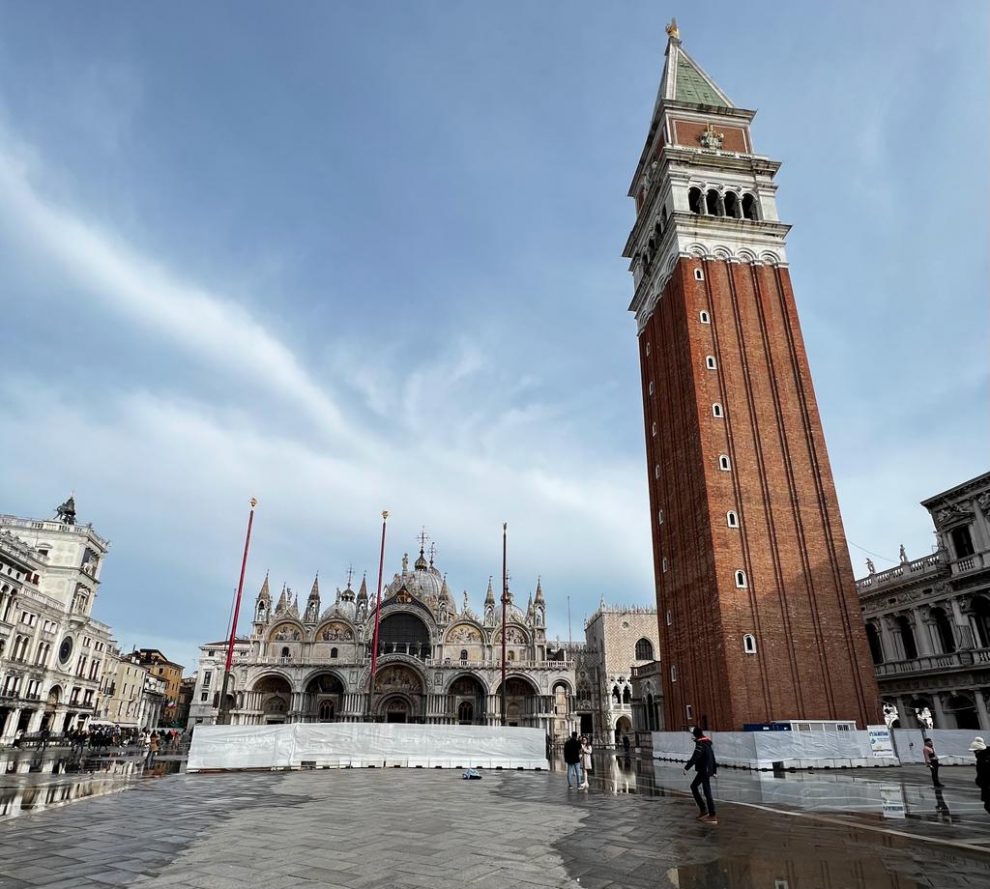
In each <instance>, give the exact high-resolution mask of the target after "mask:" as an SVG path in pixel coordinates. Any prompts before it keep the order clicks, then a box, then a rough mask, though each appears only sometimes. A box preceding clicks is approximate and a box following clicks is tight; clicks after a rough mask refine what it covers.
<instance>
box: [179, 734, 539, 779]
mask: <svg viewBox="0 0 990 889" xmlns="http://www.w3.org/2000/svg"><path fill="white" fill-rule="evenodd" d="M366 766H377V767H379V768H382V767H385V768H387V767H391V766H406V767H410V768H415V767H421V768H458V769H459V768H465V769H466V768H483V769H496V768H504V769H516V768H521V769H546V768H549V763H548V762H547V758H546V736H545V735H544V733H543V730H542V729H538V728H515V727H513V728H503V727H501V726H487V725H405V724H400V723H365V722H333V723H291V724H288V725H198V726H196V729H195V732H194V733H193V740H192V746H191V747H190V749H189V762H188V764H187V771H190V772H197V771H204V770H212V769H299V768H349V767H353V768H361V767H366Z"/></svg>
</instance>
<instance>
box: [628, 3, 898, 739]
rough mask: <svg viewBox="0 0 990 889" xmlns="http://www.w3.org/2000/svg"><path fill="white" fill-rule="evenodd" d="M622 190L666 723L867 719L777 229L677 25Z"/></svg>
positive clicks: (847, 581)
mask: <svg viewBox="0 0 990 889" xmlns="http://www.w3.org/2000/svg"><path fill="white" fill-rule="evenodd" d="M667 34H668V37H669V39H668V43H667V53H666V61H665V64H664V70H663V77H662V80H661V83H660V91H659V94H658V96H657V101H656V105H655V107H654V110H653V119H652V120H651V122H650V131H649V135H648V136H647V139H646V146H645V148H644V149H643V153H642V156H641V158H640V161H639V165H638V166H637V168H636V174H635V176H634V177H633V181H632V187H631V190H630V192H629V194H630V196H631V197H633V198H634V199H635V201H636V224H635V225H634V227H633V230H632V233H631V234H630V236H629V240H628V242H627V244H626V248H625V251H624V255H625V256H626V257H628V258H629V259H630V260H631V271H632V273H633V278H634V282H635V295H634V297H633V300H632V304H631V305H630V307H629V309H630V311H632V312H635V315H636V324H637V330H638V335H639V354H640V363H641V367H642V375H643V405H644V413H645V420H646V453H647V460H648V473H649V485H650V507H651V516H650V518H651V526H652V536H653V558H654V564H655V572H656V589H657V605H658V614H659V621H660V639H661V645H662V657H663V661H664V665H663V666H664V669H663V673H664V695H665V700H664V705H665V711H666V714H665V715H666V724H667V728H668V730H674V729H680V728H682V727H685V726H689V725H701V726H702V727H704V728H711V729H720V730H739V729H741V728H742V726H743V724H745V723H757V722H769V721H775V720H788V719H837V720H855V721H856V722H857V723H858V724H859V726H860V727H864V726H865V725H866V724H874V723H879V724H882V717H881V715H880V703H879V696H878V692H877V685H876V680H875V678H874V673H873V666H872V660H871V658H870V653H869V648H868V646H867V641H866V632H865V629H864V624H863V619H862V617H861V616H860V608H859V602H858V600H857V597H856V590H855V584H854V578H853V573H852V567H851V565H850V562H849V556H848V552H847V550H846V540H845V535H844V533H843V530H842V519H841V518H840V516H839V505H838V500H837V497H836V493H835V486H834V483H833V481H832V473H831V470H830V468H829V461H828V454H827V452H826V448H825V437H824V434H823V432H822V424H821V419H820V417H819V415H818V407H817V404H816V402H815V393H814V389H813V388H812V383H811V372H810V370H809V368H808V359H807V355H806V354H805V350H804V343H803V341H802V337H801V329H800V326H799V324H798V317H797V309H796V307H795V303H794V295H793V293H792V291H791V281H790V275H789V274H788V270H787V254H786V248H785V241H786V236H787V232H788V231H789V229H790V226H789V225H785V224H784V223H782V222H780V221H779V219H778V218H777V206H776V201H775V192H776V185H775V184H774V176H775V175H776V173H777V170H778V169H779V168H780V163H779V162H778V161H774V160H770V159H769V158H767V157H765V156H763V155H759V154H757V153H755V151H754V148H753V143H752V140H751V136H750V124H751V122H752V120H753V118H754V117H755V112H753V111H746V110H744V109H742V108H737V107H735V106H734V105H733V104H732V102H731V101H730V100H729V98H728V96H726V94H725V93H724V92H722V90H721V89H720V88H719V87H718V85H717V84H716V83H715V82H714V81H713V80H712V79H711V77H709V76H708V75H707V74H706V73H705V72H704V71H703V70H702V69H701V68H700V67H699V66H698V65H697V63H696V62H695V61H694V60H693V59H692V58H691V57H690V56H689V55H688V54H687V53H686V52H685V51H684V49H683V48H682V46H681V41H680V35H679V33H678V30H677V25H676V22H672V23H671V24H670V26H668V28H667Z"/></svg>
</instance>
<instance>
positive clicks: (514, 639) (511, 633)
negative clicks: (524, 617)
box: [505, 627, 526, 645]
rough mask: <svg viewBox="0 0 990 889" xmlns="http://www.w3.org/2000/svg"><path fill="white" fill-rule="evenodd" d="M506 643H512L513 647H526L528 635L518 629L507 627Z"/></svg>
mask: <svg viewBox="0 0 990 889" xmlns="http://www.w3.org/2000/svg"><path fill="white" fill-rule="evenodd" d="M505 641H506V642H511V643H512V644H513V645H525V644H526V634H525V633H524V632H523V631H522V630H520V629H519V628H518V627H506V629H505Z"/></svg>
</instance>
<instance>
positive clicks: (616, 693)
mask: <svg viewBox="0 0 990 889" xmlns="http://www.w3.org/2000/svg"><path fill="white" fill-rule="evenodd" d="M612 700H613V702H615V703H616V704H618V703H620V701H621V700H622V699H621V697H620V696H619V686H617V685H613V686H612Z"/></svg>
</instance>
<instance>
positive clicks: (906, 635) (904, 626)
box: [895, 614, 918, 661]
mask: <svg viewBox="0 0 990 889" xmlns="http://www.w3.org/2000/svg"><path fill="white" fill-rule="evenodd" d="M895 623H896V624H897V630H898V632H899V633H900V634H901V645H902V646H903V647H904V657H905V658H907V660H909V661H913V660H914V659H915V658H916V657H917V656H918V646H917V645H915V643H914V630H913V629H911V621H910V620H908V617H907V615H906V614H901V615H898V617H897V620H896V621H895Z"/></svg>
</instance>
